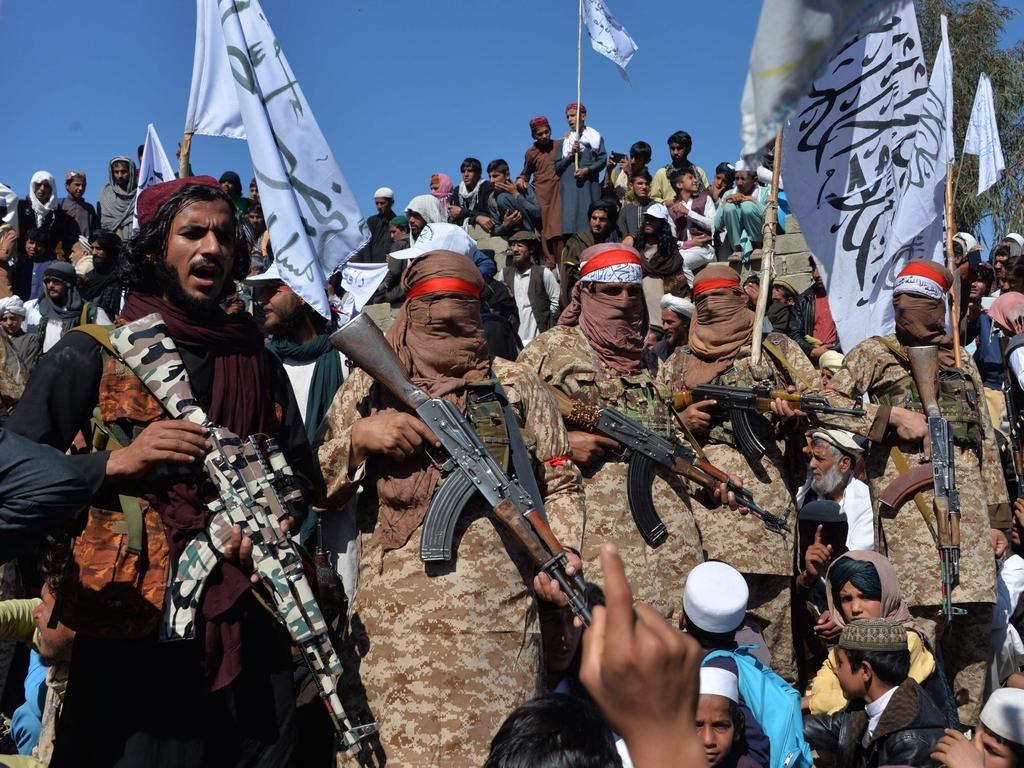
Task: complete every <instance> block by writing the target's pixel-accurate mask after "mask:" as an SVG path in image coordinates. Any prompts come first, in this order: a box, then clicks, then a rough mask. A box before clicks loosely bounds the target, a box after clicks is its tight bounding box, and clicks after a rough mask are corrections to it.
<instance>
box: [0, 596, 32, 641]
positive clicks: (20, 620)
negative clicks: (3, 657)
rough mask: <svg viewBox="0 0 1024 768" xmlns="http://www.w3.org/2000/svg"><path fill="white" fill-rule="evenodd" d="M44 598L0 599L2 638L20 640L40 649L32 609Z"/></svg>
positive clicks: (0, 630)
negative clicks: (37, 644) (37, 643)
mask: <svg viewBox="0 0 1024 768" xmlns="http://www.w3.org/2000/svg"><path fill="white" fill-rule="evenodd" d="M42 602H43V601H42V600H41V599H39V598H38V597H33V598H31V599H29V600H0V639H4V640H19V641H21V642H23V643H27V644H28V645H31V646H32V649H33V650H38V648H37V647H36V641H37V639H38V634H37V632H36V622H35V619H33V618H32V611H34V610H35V609H36V606H37V605H41V604H42Z"/></svg>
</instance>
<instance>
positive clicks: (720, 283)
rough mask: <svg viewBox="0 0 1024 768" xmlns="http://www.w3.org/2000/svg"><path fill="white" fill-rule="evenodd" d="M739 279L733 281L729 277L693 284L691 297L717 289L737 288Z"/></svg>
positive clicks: (712, 278)
mask: <svg viewBox="0 0 1024 768" xmlns="http://www.w3.org/2000/svg"><path fill="white" fill-rule="evenodd" d="M739 284H740V279H739V278H738V277H737V278H736V279H735V280H733V279H732V278H729V277H711V278H708V279H707V280H700V281H699V282H695V283H694V284H693V295H694V296H700V295H701V294H702V293H707V292H708V291H717V290H718V289H719V288H738V287H739Z"/></svg>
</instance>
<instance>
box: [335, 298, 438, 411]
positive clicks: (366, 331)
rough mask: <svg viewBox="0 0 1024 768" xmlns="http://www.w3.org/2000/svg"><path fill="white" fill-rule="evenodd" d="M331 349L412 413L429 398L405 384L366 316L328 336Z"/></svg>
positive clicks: (399, 367) (391, 353)
mask: <svg viewBox="0 0 1024 768" xmlns="http://www.w3.org/2000/svg"><path fill="white" fill-rule="evenodd" d="M331 346H332V347H334V348H335V349H337V350H339V351H340V352H342V353H343V354H344V355H345V357H347V358H348V359H349V360H351V361H352V362H353V363H355V364H356V365H358V366H359V367H360V368H362V369H363V370H364V371H366V372H367V373H368V374H369V375H370V378H372V379H373V380H374V381H376V382H378V383H380V384H381V385H383V386H384V387H386V388H387V390H388V391H389V392H390V393H391V394H392V395H394V396H395V397H397V398H398V399H399V400H400V401H401V402H402V403H404V404H405V406H406V407H407V408H409V409H410V410H413V411H415V410H416V409H417V408H419V407H420V406H421V405H423V403H425V402H427V400H429V399H430V398H429V397H428V396H427V393H426V392H424V391H423V390H422V389H420V388H419V387H417V386H416V385H415V384H413V383H412V382H411V381H409V374H407V373H406V372H405V368H404V367H403V366H402V363H401V362H400V361H399V359H398V356H397V355H396V354H395V351H394V350H393V349H392V348H391V345H390V344H388V342H387V339H385V338H384V334H383V333H381V331H380V328H378V327H377V326H376V324H374V322H373V321H372V320H371V319H370V318H369V317H368V316H367V315H359V316H358V317H356V318H355V319H354V320H350V321H349V322H347V323H345V325H343V326H342V327H341V328H340V329H339V330H337V331H335V332H334V333H332V334H331Z"/></svg>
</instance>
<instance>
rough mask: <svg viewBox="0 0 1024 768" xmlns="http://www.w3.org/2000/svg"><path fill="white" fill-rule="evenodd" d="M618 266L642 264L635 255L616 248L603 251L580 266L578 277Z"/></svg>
mask: <svg viewBox="0 0 1024 768" xmlns="http://www.w3.org/2000/svg"><path fill="white" fill-rule="evenodd" d="M618 264H637V265H640V266H642V265H643V262H642V261H640V259H639V258H638V257H637V255H636V254H635V253H630V252H629V251H627V250H625V249H624V248H616V249H615V250H612V251H604V252H603V253H601V254H598V255H597V256H595V257H594V258H592V259H589V260H587V261H586V262H585V263H584V264H582V265H581V266H580V277H583V276H584V275H589V274H590V273H591V272H593V271H594V270H597V269H604V268H605V267H614V266H616V265H618Z"/></svg>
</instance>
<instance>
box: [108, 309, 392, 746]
mask: <svg viewBox="0 0 1024 768" xmlns="http://www.w3.org/2000/svg"><path fill="white" fill-rule="evenodd" d="M110 341H111V344H112V345H113V347H114V349H115V350H116V351H117V353H118V354H119V355H120V356H121V358H122V360H123V361H124V362H125V364H126V365H127V366H128V367H129V368H130V369H131V370H132V371H133V372H134V373H135V375H136V376H138V377H139V378H140V379H141V380H142V381H143V382H144V383H145V385H146V386H147V387H148V388H149V390H150V391H151V392H152V393H153V394H154V395H155V396H156V398H157V399H158V400H159V401H160V403H161V404H162V405H163V407H164V408H165V409H166V410H167V412H168V413H169V414H170V415H171V416H172V417H174V418H177V419H185V420H187V421H191V422H193V423H195V424H199V425H201V426H203V427H206V428H207V429H208V430H209V438H210V441H211V442H212V443H213V449H212V450H211V451H210V452H209V453H208V454H207V455H206V456H205V457H204V459H203V467H204V469H205V470H206V474H207V475H208V476H209V478H210V480H212V482H213V484H214V486H215V487H216V490H217V494H218V495H217V497H216V498H215V499H214V500H213V501H211V502H210V503H209V504H208V505H207V506H208V508H209V510H210V512H211V513H212V515H211V518H210V523H209V525H208V527H207V529H206V530H205V531H203V532H202V533H200V534H199V535H198V536H196V538H195V539H193V540H192V541H191V542H189V544H188V546H187V547H185V550H184V552H182V554H181V557H180V558H179V559H178V565H177V569H176V570H175V572H174V573H173V574H172V575H171V579H170V583H169V584H168V587H167V591H166V593H165V600H164V618H163V621H162V624H161V627H160V639H161V640H183V639H189V638H193V637H195V618H196V611H197V609H198V607H199V603H200V599H201V597H202V593H203V588H204V586H205V584H206V579H207V577H209V575H210V573H212V572H213V570H214V569H215V568H216V567H217V565H218V564H219V563H220V561H221V559H222V558H223V556H224V547H225V545H226V544H227V543H228V541H229V540H230V538H231V535H232V528H233V526H235V525H239V526H241V529H242V533H243V534H244V535H246V536H249V537H250V538H251V539H252V545H253V546H252V558H253V564H254V565H255V568H256V573H257V574H258V575H259V578H260V581H261V583H262V584H263V586H264V587H265V588H266V594H267V595H269V598H270V603H271V605H272V607H273V610H274V614H275V616H276V618H277V619H278V621H279V622H280V623H281V624H282V625H283V626H284V628H285V629H286V630H287V631H288V634H289V635H290V636H291V639H292V642H293V643H294V644H295V645H296V646H297V647H298V648H299V650H300V651H301V653H302V656H303V658H304V659H305V661H306V664H307V665H308V666H309V670H310V673H311V674H312V677H313V680H314V681H315V682H316V685H317V688H318V689H319V693H320V697H321V698H322V699H323V701H324V704H325V705H326V707H327V712H328V714H329V715H330V717H331V720H332V724H333V725H334V728H335V731H336V733H337V746H338V748H339V749H349V748H351V747H354V746H356V745H357V744H358V743H359V741H360V740H361V739H362V738H364V737H366V736H369V735H372V734H374V733H376V732H377V724H376V723H370V724H367V725H361V726H357V727H353V726H352V725H351V724H350V723H349V721H348V717H347V716H346V714H345V710H344V707H343V706H342V703H341V699H340V698H339V696H338V691H337V684H338V681H339V679H340V678H341V672H342V670H341V661H340V659H339V658H338V654H337V652H336V651H335V650H334V646H333V645H332V644H331V638H330V634H329V633H328V629H327V624H326V622H325V621H324V618H323V614H322V613H321V611H320V606H319V605H318V604H317V601H316V598H315V597H314V594H313V589H312V587H311V586H310V583H309V580H308V579H307V578H306V572H305V570H304V568H303V565H302V560H301V559H300V556H299V553H298V551H297V550H296V549H295V546H294V544H293V543H292V541H291V539H290V538H289V536H288V535H287V534H286V533H284V532H282V531H281V521H282V520H283V519H285V518H287V517H289V516H291V515H292V514H293V509H296V508H297V507H296V505H297V504H298V503H299V502H301V499H302V494H301V491H300V490H299V488H298V486H297V485H296V484H295V481H294V478H293V476H292V471H291V469H290V468H289V467H288V464H287V462H286V460H285V458H284V455H283V454H282V453H281V451H280V449H279V448H278V446H277V442H276V441H275V440H272V439H270V438H268V437H267V436H266V435H253V436H251V437H248V438H247V439H244V440H243V439H242V438H241V437H239V436H238V435H236V434H234V433H233V432H231V431H230V430H228V429H225V428H224V427H219V426H217V425H215V424H213V423H212V422H211V421H210V419H209V417H208V416H207V415H206V413H204V412H203V410H202V409H201V408H200V407H199V405H198V403H197V402H196V399H195V396H194V395H193V393H192V385H191V382H190V381H189V377H188V372H187V371H186V370H185V365H184V363H183V362H182V360H181V356H180V354H179V353H178V349H177V347H176V346H175V344H174V341H173V340H172V339H171V337H170V334H169V332H168V330H167V326H166V325H164V322H163V319H162V318H161V317H160V315H158V314H152V315H147V316H146V317H143V318H140V319H139V320H136V321H134V322H131V323H128V324H127V325H124V326H121V327H120V328H117V329H115V330H114V331H112V332H111V334H110Z"/></svg>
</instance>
